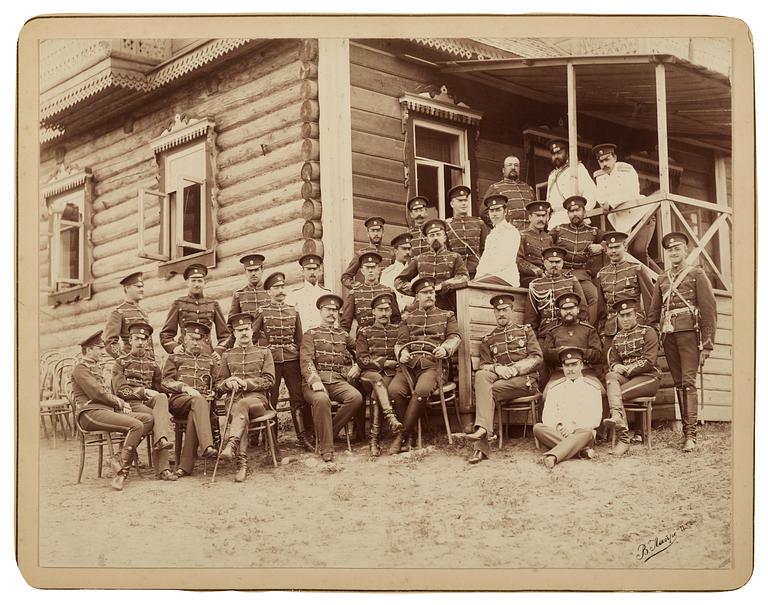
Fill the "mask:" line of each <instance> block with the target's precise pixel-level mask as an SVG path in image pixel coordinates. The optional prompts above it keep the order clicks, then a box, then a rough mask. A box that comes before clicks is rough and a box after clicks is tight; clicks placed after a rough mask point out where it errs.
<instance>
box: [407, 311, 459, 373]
mask: <svg viewBox="0 0 768 605" xmlns="http://www.w3.org/2000/svg"><path fill="white" fill-rule="evenodd" d="M458 335H459V324H458V322H457V321H456V316H455V315H454V314H453V312H452V311H443V310H442V309H440V308H438V307H432V308H431V309H429V310H428V311H426V310H424V309H416V310H414V311H411V312H410V313H406V315H405V316H404V317H403V320H402V321H401V322H400V326H399V328H398V334H397V344H398V345H400V346H403V345H405V344H406V343H407V342H410V341H413V340H425V341H427V342H430V343H432V344H433V345H434V346H435V347H437V346H440V345H441V344H443V342H445V340H446V339H447V338H448V337H449V336H458ZM433 348H434V347H429V346H427V345H426V344H415V345H411V346H409V347H408V350H409V351H410V353H411V359H410V361H408V363H407V364H406V365H408V366H409V367H411V368H417V367H421V368H426V367H432V366H434V362H433V361H432V359H431V358H429V357H427V356H424V355H419V351H428V352H430V353H431V352H432V350H433Z"/></svg>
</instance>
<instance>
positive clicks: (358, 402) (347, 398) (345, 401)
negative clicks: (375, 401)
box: [301, 380, 363, 454]
mask: <svg viewBox="0 0 768 605" xmlns="http://www.w3.org/2000/svg"><path fill="white" fill-rule="evenodd" d="M323 386H324V387H325V390H323V391H313V390H312V389H311V388H310V387H309V385H307V384H303V385H302V387H301V391H302V393H303V395H304V401H306V402H307V403H309V405H310V406H312V420H313V422H314V424H315V435H317V440H318V445H319V449H320V451H319V453H320V454H327V453H330V452H333V438H334V437H335V436H336V435H337V434H338V432H339V431H340V430H341V428H342V427H343V426H346V424H347V422H349V421H350V420H351V419H352V417H353V416H354V415H355V414H356V413H357V411H358V410H359V409H360V408H361V407H362V406H363V396H362V395H361V394H360V391H358V390H357V389H356V388H355V387H353V386H352V385H351V384H349V383H348V382H345V381H343V380H340V381H338V382H331V383H323ZM331 400H333V401H335V402H337V403H338V404H339V408H338V410H337V411H336V415H334V416H332V414H331Z"/></svg>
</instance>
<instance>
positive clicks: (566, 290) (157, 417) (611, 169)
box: [73, 139, 717, 490]
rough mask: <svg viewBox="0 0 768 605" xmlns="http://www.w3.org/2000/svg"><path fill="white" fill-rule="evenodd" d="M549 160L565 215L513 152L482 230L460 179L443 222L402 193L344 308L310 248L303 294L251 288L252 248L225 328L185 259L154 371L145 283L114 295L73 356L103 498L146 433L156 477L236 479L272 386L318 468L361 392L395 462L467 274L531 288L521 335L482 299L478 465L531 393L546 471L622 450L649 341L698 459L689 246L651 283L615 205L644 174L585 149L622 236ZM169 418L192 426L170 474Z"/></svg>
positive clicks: (650, 365) (359, 424) (449, 352)
mask: <svg viewBox="0 0 768 605" xmlns="http://www.w3.org/2000/svg"><path fill="white" fill-rule="evenodd" d="M550 151H551V154H552V161H553V165H554V168H553V171H552V174H550V179H549V180H550V181H551V182H550V186H549V194H548V200H549V198H550V197H555V196H557V195H560V196H561V197H562V203H561V204H560V206H561V209H555V208H554V207H553V205H552V204H551V203H550V201H539V200H535V199H533V198H534V197H535V196H534V194H533V190H532V189H531V188H530V186H529V185H527V184H526V183H524V182H522V181H520V180H519V179H518V176H519V166H520V163H519V160H518V159H517V158H516V157H515V156H510V157H508V158H506V159H505V162H504V167H503V168H502V174H503V179H502V180H501V181H499V182H498V183H494V184H493V185H491V187H490V188H489V190H488V192H487V194H486V196H485V198H484V200H483V201H484V207H485V210H484V212H483V218H478V217H472V216H469V209H470V207H471V204H470V193H471V192H470V190H469V188H468V187H465V186H463V185H459V186H457V187H453V188H452V189H451V190H450V191H449V192H448V194H447V199H448V201H449V203H450V205H451V208H452V210H453V216H452V217H451V218H449V219H447V220H445V221H443V220H440V219H427V208H428V206H429V200H427V199H426V198H425V197H424V196H416V197H414V198H412V199H410V200H409V201H408V203H407V207H406V208H407V214H408V216H409V219H410V223H411V228H410V229H409V230H408V231H406V232H404V233H400V234H398V235H397V236H396V237H394V238H393V239H392V240H391V242H390V243H391V245H390V246H385V245H384V244H383V235H384V227H385V220H384V219H383V218H381V217H371V218H369V219H368V220H366V221H365V226H366V229H367V231H368V238H369V243H368V245H366V246H365V247H364V248H363V249H362V250H361V251H360V252H359V253H358V254H356V255H355V257H354V258H353V259H352V260H351V261H350V263H349V265H348V267H347V268H346V270H345V271H344V273H343V274H342V279H341V282H342V284H343V286H344V287H345V289H346V290H347V291H348V293H347V294H346V297H345V298H342V297H339V296H337V295H336V294H333V293H332V292H331V291H330V290H328V289H326V288H325V287H323V286H322V285H321V283H320V281H321V276H322V259H321V258H320V257H319V256H317V255H314V254H307V255H305V256H303V257H302V258H301V259H300V260H299V264H300V265H301V268H302V272H303V278H304V280H303V283H302V284H301V286H299V287H297V288H294V289H293V290H292V291H291V292H287V291H286V277H285V275H284V274H283V273H281V272H274V273H272V274H270V275H268V276H267V277H266V278H265V279H263V265H264V262H265V258H264V256H262V255H260V254H256V253H253V254H247V255H245V256H243V257H242V258H241V259H240V262H241V263H242V265H243V268H244V271H245V274H246V277H247V284H246V285H245V286H243V287H242V288H240V289H238V290H236V291H235V292H234V294H233V298H232V303H231V306H230V312H229V315H228V317H227V318H226V319H225V317H224V314H223V312H222V310H221V308H220V306H219V304H218V303H217V302H216V301H215V300H213V299H210V298H207V297H206V296H205V295H204V286H205V282H206V277H207V274H208V270H207V268H206V267H205V266H203V265H199V264H193V265H190V266H188V267H187V268H186V269H185V271H184V279H185V281H186V284H187V290H188V291H187V294H186V296H183V297H181V298H178V299H176V300H175V301H174V303H173V304H172V306H171V309H170V310H169V312H168V316H167V318H166V321H165V324H164V325H163V327H162V329H161V331H160V335H159V336H160V338H159V340H160V344H161V346H162V347H163V349H165V351H166V352H167V353H168V356H167V358H166V360H165V363H164V364H163V367H162V368H161V367H159V366H158V364H157V363H156V361H155V356H154V349H153V346H152V340H151V338H152V333H153V328H152V326H151V325H150V324H149V321H148V317H147V315H146V313H145V312H144V311H143V309H142V308H141V307H140V304H139V303H140V301H141V299H142V298H143V297H144V283H143V275H142V274H141V273H132V274H130V275H128V276H126V277H125V278H124V279H122V280H121V282H120V283H121V285H122V286H123V288H124V291H125V301H124V302H123V303H121V304H120V305H119V306H118V307H117V308H116V309H114V310H113V311H112V312H111V313H110V315H109V318H108V320H107V323H106V326H105V328H104V329H103V330H99V331H98V332H96V333H95V334H93V335H91V336H89V337H88V338H86V339H85V340H83V341H82V342H81V343H80V345H81V349H82V360H81V361H80V362H79V363H78V364H77V366H76V367H75V369H74V372H73V385H74V386H73V390H74V396H75V401H76V408H77V413H78V422H79V424H80V426H81V427H82V428H83V429H84V430H110V431H117V432H122V433H125V439H124V444H123V447H122V449H121V451H120V455H119V458H118V460H117V461H116V462H115V463H114V467H115V468H114V470H115V478H114V480H113V483H112V486H113V487H114V488H115V489H118V490H119V489H122V488H123V484H124V482H125V478H126V477H127V476H128V473H129V470H130V468H131V464H132V461H133V459H134V457H135V455H136V448H137V446H138V444H139V442H140V441H141V439H142V438H143V437H144V436H146V435H149V434H151V435H152V438H153V440H154V443H153V444H152V447H153V448H154V450H155V452H156V456H155V467H156V471H157V473H158V477H159V478H160V479H163V480H168V481H175V480H177V479H179V478H182V477H185V476H188V475H190V474H191V473H192V472H193V468H194V463H195V457H196V455H197V453H198V449H199V451H200V452H201V455H202V456H203V457H204V458H216V457H218V458H220V459H223V460H234V461H235V481H244V480H245V477H246V474H247V456H246V450H247V447H248V426H249V420H250V419H254V418H259V417H261V416H263V415H264V414H266V412H267V411H268V410H269V408H270V407H275V406H276V404H277V400H278V397H279V392H280V385H281V382H282V381H284V382H285V385H286V389H287V391H288V395H289V399H290V411H291V416H292V419H293V424H294V430H295V433H296V438H297V441H298V443H299V444H300V445H301V446H302V447H304V448H305V449H306V450H307V451H317V453H318V454H319V455H320V456H321V457H322V459H323V460H324V461H325V462H332V461H333V459H334V454H333V450H334V438H335V437H336V436H337V434H338V433H339V432H340V430H341V429H342V428H343V427H345V426H346V425H347V424H348V423H349V422H350V421H354V425H355V436H356V438H357V439H363V438H364V436H365V433H366V429H365V409H364V406H363V402H364V401H365V400H366V398H369V397H370V398H371V399H372V401H373V402H375V404H376V405H375V407H374V408H373V412H374V413H372V415H371V427H370V449H371V454H372V455H374V456H378V455H380V453H381V447H380V444H379V436H380V431H381V428H382V427H381V426H380V416H381V415H383V417H384V419H385V420H386V426H387V428H388V430H389V432H390V433H391V435H392V440H391V443H390V444H389V446H388V451H389V453H390V454H393V455H394V454H398V453H400V452H401V451H402V450H403V448H405V447H408V444H409V442H410V436H411V434H412V432H413V431H414V429H415V427H416V425H417V423H418V420H419V418H420V416H421V415H422V413H423V410H424V406H425V405H426V403H427V401H428V400H429V398H430V397H431V396H432V394H433V392H434V391H435V389H436V387H437V385H438V372H441V371H443V370H444V368H446V367H447V368H450V363H451V358H452V357H453V356H454V354H455V353H456V352H457V351H458V349H459V345H460V343H461V335H460V334H459V330H458V323H457V320H456V315H455V312H456V298H455V292H454V291H455V290H456V289H459V288H463V287H466V285H467V283H468V282H469V281H470V280H474V282H478V283H480V284H483V283H490V284H497V285H506V286H512V287H518V286H520V285H522V286H523V287H527V289H528V295H527V297H526V298H525V301H524V305H523V306H524V319H523V323H521V324H518V323H515V322H514V321H513V319H514V314H513V303H514V296H513V295H512V294H506V293H502V294H498V295H496V296H493V297H491V298H490V300H489V303H490V306H491V307H492V308H493V311H494V314H495V318H496V323H497V325H496V327H495V328H494V329H493V330H492V331H491V332H490V333H489V334H487V335H486V336H485V337H484V338H483V339H482V343H481V347H480V365H479V368H478V370H477V372H476V374H475V376H474V387H473V389H474V394H475V403H476V416H475V421H474V426H473V427H472V428H473V429H474V432H471V433H469V434H468V435H467V437H468V438H469V439H470V440H471V442H472V443H473V444H474V448H473V451H472V453H471V455H470V456H469V459H468V461H469V462H470V463H472V464H476V463H478V462H480V461H482V460H484V459H486V458H488V456H489V443H490V442H491V441H492V440H493V439H494V434H493V417H494V409H495V405H498V404H499V402H502V401H509V400H513V399H515V398H518V397H522V396H527V395H531V394H535V393H538V392H539V390H540V389H541V392H542V395H543V400H544V407H543V412H542V418H541V420H542V422H540V423H537V424H536V425H535V426H534V434H535V435H536V436H537V438H538V439H539V441H540V442H542V443H544V444H545V445H546V446H547V447H549V448H551V449H550V450H548V451H547V452H546V454H545V455H544V457H543V458H542V460H543V462H544V463H545V465H546V466H547V467H549V468H551V467H552V466H554V464H556V463H558V462H562V461H563V460H565V459H568V458H570V457H572V456H575V455H579V454H581V455H584V456H590V455H591V451H592V450H591V448H590V447H589V446H590V445H591V444H592V443H593V441H594V439H595V434H596V432H595V431H596V429H597V428H598V427H599V426H600V425H601V423H603V425H604V426H605V427H606V428H614V429H615V431H616V435H617V437H618V441H617V444H616V445H615V446H614V447H613V449H612V450H611V452H610V453H612V454H614V455H623V454H625V453H626V452H627V451H628V449H629V432H628V425H627V417H626V413H625V411H624V405H623V403H624V402H625V401H628V400H631V399H633V398H636V397H641V396H653V395H655V393H656V391H657V389H658V387H659V379H660V372H659V370H658V367H657V364H656V360H657V356H658V352H659V342H660V341H661V343H662V344H663V348H664V351H665V354H666V358H667V363H668V365H669V369H670V372H671V374H672V377H673V380H674V383H675V390H676V396H677V401H678V404H679V406H680V412H681V418H682V423H683V444H682V449H683V451H686V452H688V451H692V450H693V449H694V448H695V447H696V421H697V409H698V392H697V389H696V376H697V373H698V371H699V370H700V367H701V365H702V364H703V363H704V361H705V360H706V358H707V356H708V355H709V353H710V352H711V350H712V348H713V342H714V333H715V328H716V317H717V315H716V307H715V299H714V294H713V291H712V286H711V284H710V282H709V279H708V278H707V276H706V274H705V273H704V272H703V270H702V269H701V268H700V267H697V266H692V265H688V264H687V263H686V262H685V260H686V257H687V255H688V244H689V241H688V238H687V236H686V235H685V234H683V233H680V232H672V233H668V234H666V235H664V237H663V238H662V246H663V248H664V249H665V250H666V252H667V260H668V265H667V269H666V270H665V271H664V272H662V273H661V274H660V275H659V278H658V279H657V280H656V283H655V284H651V281H650V279H648V278H647V276H646V270H645V269H644V268H643V267H642V265H641V263H640V262H639V261H638V260H637V257H638V256H639V257H641V258H643V259H644V262H646V263H647V262H649V261H650V259H649V258H648V257H647V241H645V242H644V243H642V245H641V247H640V249H639V250H638V249H637V248H636V247H634V248H633V254H630V253H629V252H628V250H627V245H626V243H627V239H628V234H627V232H628V231H630V230H631V229H632V228H633V227H635V226H636V225H637V224H638V222H639V221H641V220H644V221H645V223H644V225H643V226H642V227H641V228H639V229H636V231H637V232H638V233H640V232H642V231H643V230H645V229H646V226H645V225H647V224H648V223H650V222H651V221H652V220H653V219H652V217H647V216H642V213H641V214H640V215H638V213H637V212H633V211H634V210H636V209H637V208H636V207H632V208H631V209H630V210H627V211H625V214H624V215H622V210H621V204H622V203H623V202H624V201H627V200H630V199H636V198H637V196H639V186H637V187H633V186H628V185H627V181H628V180H629V181H631V180H632V178H628V177H631V176H632V174H634V177H633V178H634V181H635V182H636V181H637V175H636V173H635V172H634V169H632V168H631V166H629V164H624V163H622V162H616V156H615V146H614V145H600V146H597V147H596V148H595V154H596V157H597V159H598V161H599V163H600V166H601V169H600V170H599V171H597V173H595V176H596V179H597V186H595V184H594V183H592V181H591V179H590V177H589V175H588V174H586V175H585V177H584V178H585V179H586V180H588V182H589V183H590V184H591V185H592V188H594V190H595V192H596V193H591V192H590V191H591V190H590V191H587V194H588V195H592V200H591V202H592V203H593V205H594V203H596V202H597V201H599V203H600V204H601V205H602V206H603V207H604V208H610V209H611V210H612V212H614V213H615V214H611V220H612V221H613V224H614V226H615V227H616V226H617V225H618V224H621V225H622V226H623V227H624V230H620V229H618V227H617V228H616V230H614V231H608V232H601V231H600V230H598V229H597V228H596V227H592V226H591V225H590V224H589V221H588V220H585V213H586V210H587V209H588V208H589V205H590V199H588V198H587V197H586V195H585V194H583V192H582V191H577V192H572V191H570V190H568V187H569V186H572V183H573V181H571V180H570V179H568V180H566V179H560V176H561V175H562V174H563V168H564V167H566V166H567V143H566V142H564V141H562V140H559V139H558V140H554V141H552V142H551V143H550ZM627 166H628V167H629V170H628V169H627V168H626V167H627ZM578 167H579V170H583V166H582V165H581V164H578ZM612 175H613V176H612ZM584 178H582V177H581V176H580V178H579V183H585V182H586V181H584ZM559 179H560V180H559ZM601 179H602V180H601ZM561 181H562V182H561ZM586 188H587V189H589V186H588V185H587V187H586ZM617 188H618V189H619V190H620V192H621V195H619V194H618V193H616V191H615V190H616V189H617ZM600 192H602V193H600ZM606 192H607V193H606ZM635 194H636V195H635ZM626 196H634V197H626ZM621 197H623V198H624V200H623V201H622V200H621V199H619V198H621ZM553 220H554V221H555V222H556V224H553ZM486 221H487V223H488V224H490V229H489V227H488V224H486ZM524 221H527V223H526V224H524ZM558 221H559V222H558ZM513 248H514V250H513ZM603 255H605V256H603ZM604 258H607V263H605V264H604V266H601V264H603V263H601V262H599V261H600V259H604ZM213 333H215V338H213ZM351 334H354V338H353V337H352V336H351ZM105 350H106V352H107V353H108V354H109V355H111V356H112V357H113V358H114V363H113V367H112V374H111V385H107V384H105V382H106V381H105V380H104V377H103V375H102V372H101V367H102V365H101V364H102V360H103V354H104V351H105ZM216 399H220V400H223V401H225V402H227V404H228V410H227V411H228V415H227V420H226V425H225V427H224V439H223V440H222V441H221V443H220V447H219V449H217V448H216V446H215V445H214V434H215V431H216V429H218V428H219V426H218V424H219V423H218V420H216V421H215V422H213V419H212V417H211V409H212V401H214V400H216ZM171 416H174V417H176V418H186V420H187V425H186V437H185V438H184V442H183V448H182V452H181V457H180V460H177V461H176V470H175V471H173V472H172V471H171V470H170V467H169V461H168V450H169V449H170V448H171V447H173V444H172V443H171V441H170V439H169V437H170V433H169V431H170V417H171ZM468 430H471V429H468ZM311 432H314V435H315V440H316V446H315V445H313V444H312V443H311V438H310V433H311ZM278 456H279V450H278Z"/></svg>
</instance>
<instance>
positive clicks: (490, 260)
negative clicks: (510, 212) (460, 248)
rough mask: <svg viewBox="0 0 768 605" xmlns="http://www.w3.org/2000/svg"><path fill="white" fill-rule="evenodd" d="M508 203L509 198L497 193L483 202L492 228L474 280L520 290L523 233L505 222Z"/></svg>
mask: <svg viewBox="0 0 768 605" xmlns="http://www.w3.org/2000/svg"><path fill="white" fill-rule="evenodd" d="M507 201H508V200H507V196H506V195H502V194H498V193H497V194H494V195H489V196H488V197H487V198H485V200H483V203H484V204H485V207H486V208H487V209H488V218H489V219H490V221H491V224H492V225H493V229H491V232H490V233H489V234H488V236H487V237H486V239H485V250H484V251H483V255H482V256H481V257H480V262H479V263H478V265H477V273H476V274H475V281H480V282H485V283H490V284H499V285H502V286H512V287H513V288H519V287H520V273H519V272H518V270H517V249H518V248H519V247H520V231H518V230H517V228H516V227H514V226H513V225H512V224H511V223H508V222H507V221H506V220H505V219H506V213H507Z"/></svg>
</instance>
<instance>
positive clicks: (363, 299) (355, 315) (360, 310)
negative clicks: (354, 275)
mask: <svg viewBox="0 0 768 605" xmlns="http://www.w3.org/2000/svg"><path fill="white" fill-rule="evenodd" d="M379 294H390V295H391V296H392V300H393V301H396V300H397V299H396V297H395V292H394V291H393V290H392V288H390V287H388V286H384V285H382V284H374V285H373V286H366V285H365V284H360V285H359V286H357V287H356V288H355V289H354V290H352V291H351V292H350V293H349V294H347V298H346V300H345V301H344V305H343V306H342V307H341V317H340V318H339V325H340V326H341V327H342V328H343V329H344V330H346V331H347V332H349V330H350V328H351V327H352V320H353V319H356V320H357V329H358V330H359V329H360V328H362V327H365V326H370V325H373V309H372V308H371V301H373V299H374V298H376V297H377V296H378V295H379ZM390 321H391V322H392V323H394V324H398V323H400V309H399V308H398V306H397V304H396V303H395V304H394V305H393V307H392V317H391V318H390Z"/></svg>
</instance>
